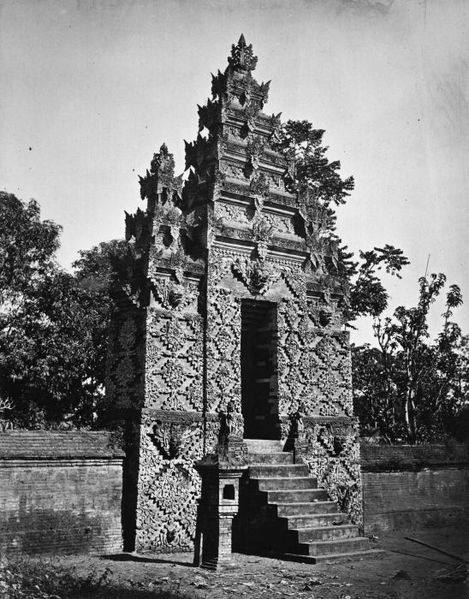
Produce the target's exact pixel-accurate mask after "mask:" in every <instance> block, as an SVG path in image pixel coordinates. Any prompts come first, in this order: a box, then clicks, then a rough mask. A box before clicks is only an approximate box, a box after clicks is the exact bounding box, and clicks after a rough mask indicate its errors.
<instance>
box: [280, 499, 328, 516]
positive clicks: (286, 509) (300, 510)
mask: <svg viewBox="0 0 469 599" xmlns="http://www.w3.org/2000/svg"><path fill="white" fill-rule="evenodd" d="M276 510H277V516H278V517H280V518H285V517H287V516H305V515H310V514H321V515H324V514H328V513H330V514H335V513H337V505H336V504H335V503H334V502H333V501H315V502H311V501H307V502H304V503H287V502H282V503H277V504H276Z"/></svg>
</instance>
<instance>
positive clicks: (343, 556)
mask: <svg viewBox="0 0 469 599" xmlns="http://www.w3.org/2000/svg"><path fill="white" fill-rule="evenodd" d="M384 553H385V552H384V551H383V550H382V549H366V550H364V551H352V552H346V553H331V554H329V555H301V554H298V553H282V554H281V557H282V559H286V560H289V561H294V562H302V563H304V564H332V563H334V562H345V561H350V560H352V559H353V561H358V560H361V559H370V558H372V557H379V556H381V555H383V554H384Z"/></svg>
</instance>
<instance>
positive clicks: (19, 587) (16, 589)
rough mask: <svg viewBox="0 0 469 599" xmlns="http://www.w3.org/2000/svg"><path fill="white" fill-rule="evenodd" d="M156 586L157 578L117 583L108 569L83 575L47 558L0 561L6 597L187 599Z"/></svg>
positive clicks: (2, 590) (1, 586) (0, 588)
mask: <svg viewBox="0 0 469 599" xmlns="http://www.w3.org/2000/svg"><path fill="white" fill-rule="evenodd" d="M159 585H160V581H159V580H155V581H154V583H152V582H149V583H147V584H142V583H140V582H137V583H135V584H134V583H133V581H132V580H130V579H128V580H127V581H126V583H125V584H123V583H121V582H117V581H116V580H115V579H113V571H112V570H111V569H110V568H99V569H96V568H93V569H92V570H91V571H90V572H89V574H87V575H86V576H85V575H83V574H81V573H80V572H78V571H77V569H76V568H75V567H67V566H60V565H54V564H53V563H51V561H50V560H43V559H42V560H39V559H28V558H20V559H10V560H5V559H4V560H2V562H1V563H0V596H1V597H8V598H9V599H66V598H67V599H88V598H89V599H107V598H109V597H113V598H115V599H135V598H137V599H188V597H187V595H184V594H182V593H180V592H178V591H166V590H164V589H162V588H161V586H159Z"/></svg>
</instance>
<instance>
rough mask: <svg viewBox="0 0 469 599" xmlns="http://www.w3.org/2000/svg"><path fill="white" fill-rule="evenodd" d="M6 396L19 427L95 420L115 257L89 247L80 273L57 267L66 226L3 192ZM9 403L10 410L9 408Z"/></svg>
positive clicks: (0, 362) (0, 390) (0, 349)
mask: <svg viewBox="0 0 469 599" xmlns="http://www.w3.org/2000/svg"><path fill="white" fill-rule="evenodd" d="M0 222H1V224H2V231H1V233H0V257H1V263H2V266H3V267H4V268H3V269H2V274H1V276H0V400H1V402H2V406H3V410H2V417H3V418H4V419H5V418H6V419H9V420H10V421H11V420H12V421H13V422H14V424H15V425H16V426H23V427H27V428H44V427H55V426H58V425H60V426H65V425H67V426H73V427H76V426H80V427H82V426H86V427H89V426H92V425H93V424H94V422H95V420H96V411H97V409H98V404H99V401H100V398H101V396H102V394H103V385H104V371H105V353H106V334H107V322H108V314H109V300H108V287H109V277H110V274H109V272H110V269H109V266H108V255H109V254H110V253H111V252H112V251H113V249H114V247H115V246H116V245H117V242H111V243H110V244H101V246H99V247H98V248H94V249H93V250H90V251H89V252H82V253H81V258H80V260H78V262H77V264H76V268H77V271H76V274H75V275H72V274H69V273H67V272H65V271H64V270H62V269H61V268H59V266H58V265H57V263H56V261H55V251H56V249H57V248H58V245H59V233H60V227H59V226H58V225H56V224H55V223H52V222H50V221H41V220H40V210H39V206H38V204H37V202H34V201H30V202H29V203H24V202H22V201H21V200H18V199H17V198H16V197H15V196H13V195H11V194H5V193H3V194H1V196H0ZM7 408H9V409H7Z"/></svg>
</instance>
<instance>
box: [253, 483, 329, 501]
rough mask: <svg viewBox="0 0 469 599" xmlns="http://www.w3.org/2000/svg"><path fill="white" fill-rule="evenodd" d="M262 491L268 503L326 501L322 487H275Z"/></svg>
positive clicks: (325, 493)
mask: <svg viewBox="0 0 469 599" xmlns="http://www.w3.org/2000/svg"><path fill="white" fill-rule="evenodd" d="M292 480H295V479H292ZM262 493H264V494H266V495H267V502H268V503H305V502H313V503H315V502H322V501H326V500H327V497H328V496H327V492H326V491H325V490H324V489H288V490H284V489H277V490H272V491H262Z"/></svg>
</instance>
